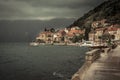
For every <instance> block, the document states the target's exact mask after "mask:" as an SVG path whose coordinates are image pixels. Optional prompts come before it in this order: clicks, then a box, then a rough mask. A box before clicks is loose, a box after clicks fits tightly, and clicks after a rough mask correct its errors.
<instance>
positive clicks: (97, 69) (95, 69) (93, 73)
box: [82, 46, 120, 80]
mask: <svg viewBox="0 0 120 80" xmlns="http://www.w3.org/2000/svg"><path fill="white" fill-rule="evenodd" d="M82 79H83V80H120V46H118V47H117V48H116V49H114V50H112V51H110V52H109V53H107V54H101V58H100V59H98V60H96V61H95V62H94V63H92V64H91V66H90V67H89V69H88V70H87V71H86V72H85V73H84V75H83V78H82Z"/></svg>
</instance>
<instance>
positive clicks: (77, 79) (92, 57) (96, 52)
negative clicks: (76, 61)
mask: <svg viewBox="0 0 120 80" xmlns="http://www.w3.org/2000/svg"><path fill="white" fill-rule="evenodd" d="M103 50H104V53H105V54H107V53H108V52H109V51H110V48H105V49H103ZM101 51H102V50H100V49H93V50H91V51H88V52H86V55H85V63H84V64H83V66H82V67H81V68H80V69H79V70H78V71H77V72H76V73H75V74H74V75H73V76H72V79H71V80H83V77H84V75H85V73H86V71H87V70H88V69H89V67H90V65H91V64H92V63H93V62H94V61H96V60H97V59H98V58H100V54H101Z"/></svg>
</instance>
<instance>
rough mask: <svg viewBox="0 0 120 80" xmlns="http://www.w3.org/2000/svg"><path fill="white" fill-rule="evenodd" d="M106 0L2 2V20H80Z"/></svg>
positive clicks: (0, 5) (0, 16) (0, 2)
mask: <svg viewBox="0 0 120 80" xmlns="http://www.w3.org/2000/svg"><path fill="white" fill-rule="evenodd" d="M103 1H105V0H0V19H1V20H2V19H9V20H14V19H40V20H49V19H53V18H79V17H81V16H82V15H83V14H84V13H86V12H88V11H89V10H91V9H93V8H94V7H96V6H97V5H99V4H100V3H102V2H103Z"/></svg>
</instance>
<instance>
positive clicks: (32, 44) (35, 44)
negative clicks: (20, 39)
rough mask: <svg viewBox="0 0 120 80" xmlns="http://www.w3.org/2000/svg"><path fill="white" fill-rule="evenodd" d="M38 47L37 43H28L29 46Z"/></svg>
mask: <svg viewBox="0 0 120 80" xmlns="http://www.w3.org/2000/svg"><path fill="white" fill-rule="evenodd" d="M38 45H39V43H37V42H31V43H30V46H38Z"/></svg>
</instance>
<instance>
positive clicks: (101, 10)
mask: <svg viewBox="0 0 120 80" xmlns="http://www.w3.org/2000/svg"><path fill="white" fill-rule="evenodd" d="M102 19H107V21H108V22H110V23H119V24H120V0H108V1H105V2H103V3H102V4H100V5H99V6H97V7H96V8H94V9H93V10H90V11H89V12H88V13H86V14H84V16H82V17H81V18H79V19H78V20H76V21H75V22H74V23H73V24H71V25H70V26H69V27H72V26H79V27H80V28H85V27H89V26H90V25H91V23H92V22H93V21H98V20H102Z"/></svg>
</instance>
